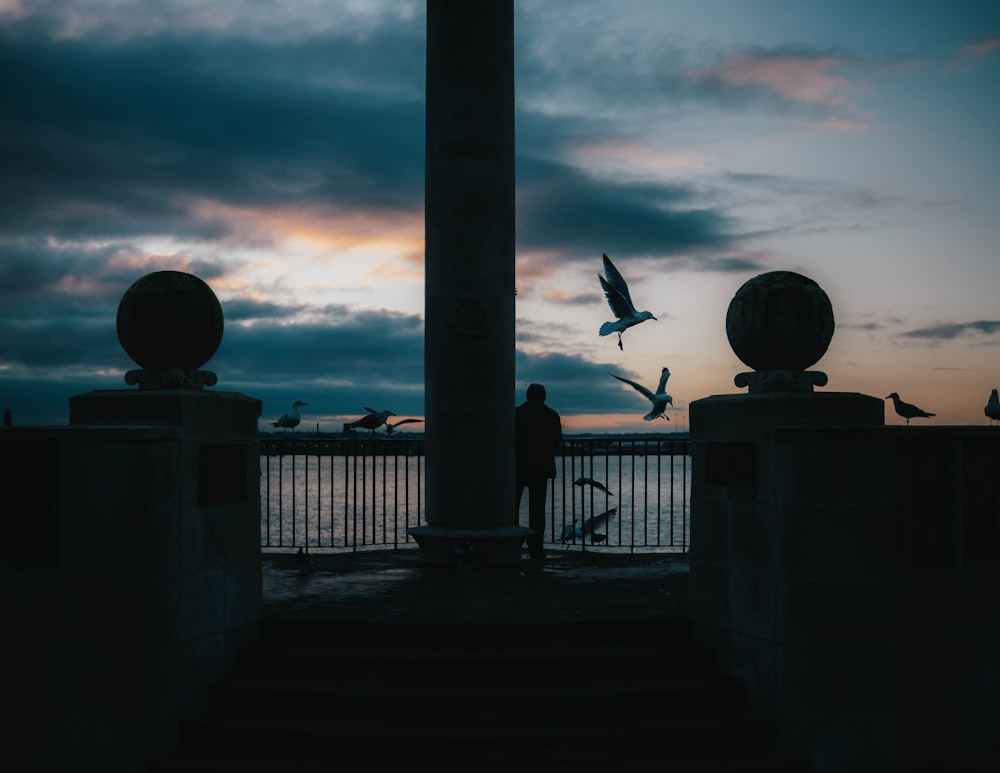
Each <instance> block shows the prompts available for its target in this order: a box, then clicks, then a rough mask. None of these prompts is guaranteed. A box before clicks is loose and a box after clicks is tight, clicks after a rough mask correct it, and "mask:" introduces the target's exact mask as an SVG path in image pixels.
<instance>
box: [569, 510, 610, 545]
mask: <svg viewBox="0 0 1000 773" xmlns="http://www.w3.org/2000/svg"><path fill="white" fill-rule="evenodd" d="M617 512H618V508H617V507H612V508H611V509H610V510H605V511H604V512H603V513H600V514H598V515H592V516H590V518H587V519H585V520H584V522H583V524H582V525H580V526H577V525H576V518H574V519H573V523H567V524H566V525H565V526H563V530H562V537H561V540H562V541H563V542H569V541H571V540H575V539H577V538H578V537H580V538H582V537H586V536H587V535H588V534H590V533H592V532H593V531H594V527H595V526H602V525H604V524H605V523H607V522H608V520H609V519H610V518H614V516H615V513H617Z"/></svg>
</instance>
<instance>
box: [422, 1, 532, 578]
mask: <svg viewBox="0 0 1000 773" xmlns="http://www.w3.org/2000/svg"><path fill="white" fill-rule="evenodd" d="M426 89H427V107H426V110H427V115H426V168H425V189H424V196H425V226H424V236H425V260H426V267H425V271H426V280H425V325H426V328H425V335H424V345H425V355H424V364H425V371H426V375H425V409H424V410H425V416H426V430H425V438H426V454H427V471H426V482H427V483H426V485H427V488H426V525H424V526H420V527H416V528H414V529H411V530H410V533H411V534H413V536H414V538H415V539H416V540H417V541H418V543H419V544H420V547H421V549H422V551H423V552H424V555H425V556H426V557H427V558H429V559H431V560H433V561H436V562H455V561H458V562H460V563H465V562H469V561H470V560H474V561H475V562H477V563H478V562H485V563H503V562H508V561H512V560H516V559H518V558H520V545H521V543H522V541H523V540H524V537H525V536H526V534H527V533H528V530H526V529H524V528H522V527H515V526H512V521H513V510H514V8H513V2H512V0H477V2H463V1H462V0H428V2H427V85H426Z"/></svg>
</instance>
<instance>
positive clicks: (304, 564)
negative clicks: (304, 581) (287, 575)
mask: <svg viewBox="0 0 1000 773" xmlns="http://www.w3.org/2000/svg"><path fill="white" fill-rule="evenodd" d="M310 563H312V560H311V559H310V558H309V554H308V553H307V552H306V551H305V549H303V548H302V547H300V548H299V552H298V553H296V554H295V565H296V566H297V567H298V568H299V574H305V573H306V572H308V571H309V564H310Z"/></svg>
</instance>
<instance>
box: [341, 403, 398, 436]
mask: <svg viewBox="0 0 1000 773" xmlns="http://www.w3.org/2000/svg"><path fill="white" fill-rule="evenodd" d="M365 410H366V411H368V415H367V416H362V417H361V418H360V419H358V420H357V421H352V422H348V423H347V424H345V425H344V430H349V429H366V430H368V431H369V432H371V434H372V435H374V434H375V430H377V429H378V428H379V427H381V426H382V425H383V424H385V421H386V419H388V418H389V417H390V416H395V415H396V414H394V413H393V412H392V411H376V410H375V409H373V408H369V407H368V406H367V405H366V406H365Z"/></svg>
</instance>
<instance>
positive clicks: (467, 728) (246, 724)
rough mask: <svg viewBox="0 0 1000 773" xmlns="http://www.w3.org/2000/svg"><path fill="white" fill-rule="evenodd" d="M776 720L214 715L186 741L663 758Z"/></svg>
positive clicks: (317, 749) (496, 756)
mask: <svg viewBox="0 0 1000 773" xmlns="http://www.w3.org/2000/svg"><path fill="white" fill-rule="evenodd" d="M771 734H772V727H771V724H770V723H769V722H767V721H765V720H764V719H762V718H760V717H756V716H753V715H750V714H743V715H740V716H733V717H718V718H713V719H682V720H673V721H668V722H664V721H660V720H652V719H649V720H618V719H614V718H594V719H592V720H591V721H588V722H564V721H559V720H549V721H541V722H534V723H524V722H510V721H488V722H485V721H480V722H477V721H470V720H465V721H437V720H433V721H432V720H413V721H410V722H385V721H372V720H351V721H345V720H337V721H324V720H321V719H308V718H288V717H285V716H277V715H276V716H259V715H258V716H253V717H231V716H224V717H206V718H204V719H202V720H199V721H192V722H185V723H183V724H182V726H181V737H182V741H183V744H184V747H183V748H186V749H189V750H191V751H197V752H199V753H201V754H205V755H211V754H216V755H217V756H219V757H224V756H226V755H227V754H228V753H231V751H232V750H233V749H240V750H241V751H243V752H244V753H245V752H247V751H252V753H253V754H254V755H255V756H257V757H260V758H291V759H316V758H317V757H318V756H322V755H325V754H329V753H330V750H336V753H337V754H338V755H344V756H345V757H346V758H348V759H350V758H352V757H354V756H355V755H365V754H375V755H377V757H376V760H377V762H378V763H380V764H381V763H388V764H400V763H404V762H406V763H413V764H420V763H422V762H423V763H426V762H427V761H428V760H433V761H434V762H435V763H436V764H437V763H451V764H458V763H463V762H464V763H466V764H479V763H484V762H491V763H504V762H506V763H515V762H519V761H526V760H529V759H530V760H533V761H535V762H557V761H565V760H567V759H575V760H577V761H580V762H584V761H600V760H604V761H612V760H619V761H624V760H629V759H631V757H632V755H634V754H638V755H639V756H640V758H641V757H644V756H647V755H648V754H649V753H650V747H656V752H655V756H656V758H658V759H684V758H689V757H696V756H698V755H704V754H705V753H706V752H707V751H708V750H712V749H716V748H717V747H718V744H719V743H720V741H721V740H722V739H725V741H724V743H725V744H726V747H727V748H728V749H730V750H731V749H740V750H741V751H742V752H743V753H748V754H759V753H766V752H770V751H771V750H772V745H773V738H772V735H771Z"/></svg>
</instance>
